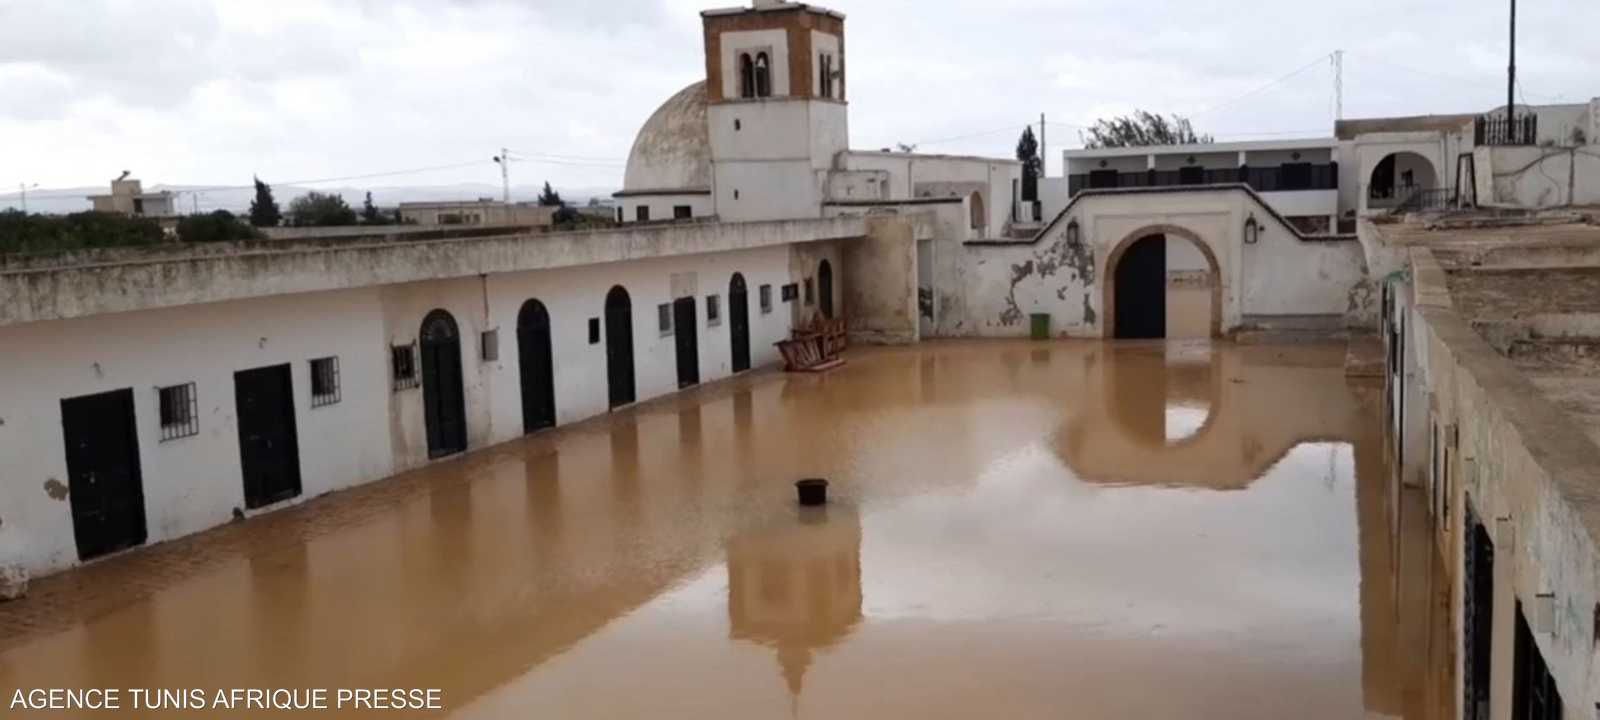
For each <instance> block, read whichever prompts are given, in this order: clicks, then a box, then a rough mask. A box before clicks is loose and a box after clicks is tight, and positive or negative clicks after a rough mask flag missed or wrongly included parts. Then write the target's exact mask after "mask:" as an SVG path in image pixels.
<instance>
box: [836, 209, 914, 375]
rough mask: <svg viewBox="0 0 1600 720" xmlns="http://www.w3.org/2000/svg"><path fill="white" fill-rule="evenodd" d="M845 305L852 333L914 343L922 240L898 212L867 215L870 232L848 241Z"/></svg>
mask: <svg viewBox="0 0 1600 720" xmlns="http://www.w3.org/2000/svg"><path fill="white" fill-rule="evenodd" d="M844 264H845V272H844V279H845V283H844V286H845V307H846V317H847V318H848V319H849V321H850V337H851V339H853V340H860V341H863V342H870V343H891V344H898V343H912V342H916V341H917V340H919V339H920V332H919V328H918V323H917V243H916V235H915V233H914V231H913V228H912V224H911V223H910V222H908V221H906V220H905V219H904V218H901V217H899V216H897V215H887V214H885V215H869V216H867V237H866V239H864V240H858V241H855V242H851V243H849V244H847V245H845V246H844Z"/></svg>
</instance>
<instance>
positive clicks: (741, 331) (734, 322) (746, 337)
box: [728, 273, 750, 372]
mask: <svg viewBox="0 0 1600 720" xmlns="http://www.w3.org/2000/svg"><path fill="white" fill-rule="evenodd" d="M728 344H729V345H730V346H731V347H732V349H733V371H734V372H744V371H746V370H749V369H750V289H749V288H747V287H746V286H745V284H744V275H741V274H739V273H734V274H733V279H732V280H729V281H728Z"/></svg>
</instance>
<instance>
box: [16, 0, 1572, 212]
mask: <svg viewBox="0 0 1600 720" xmlns="http://www.w3.org/2000/svg"><path fill="white" fill-rule="evenodd" d="M724 4H732V1H731V0H730V1H729V2H726V3H720V2H718V1H717V0H507V1H505V2H494V1H490V0H327V1H316V0H303V1H302V0H274V1H273V2H255V1H254V0H143V1H134V0H126V1H123V0H0V98H4V101H0V203H3V202H4V200H5V199H7V197H8V195H7V193H9V196H14V195H15V188H16V187H17V185H18V183H28V184H30V185H31V184H34V183H37V184H38V185H39V188H38V189H37V190H35V192H41V193H47V192H48V190H49V189H51V188H63V187H73V186H83V185H100V184H103V183H105V182H106V180H107V179H109V178H111V177H113V176H115V175H117V174H118V172H120V171H121V170H123V169H130V170H133V171H134V173H135V175H136V176H137V177H140V178H142V179H144V180H145V182H146V183H147V185H149V184H188V185H237V184H241V183H248V182H249V180H250V177H251V175H252V174H259V175H260V176H261V177H262V178H263V179H266V180H268V181H269V182H275V183H283V182H291V181H302V180H315V179H323V178H345V177H349V176H361V175H377V174H381V173H395V174H392V175H383V176H379V177H370V178H362V179H359V180H354V181H344V182H339V183H337V184H338V185H342V186H365V185H371V186H375V187H377V186H385V185H391V186H392V185H438V184H448V183H457V182H484V183H493V184H498V182H499V170H498V168H497V166H495V165H494V164H493V163H492V162H491V161H490V158H491V156H493V155H494V154H495V153H496V152H497V151H498V148H500V147H502V146H505V147H509V148H511V149H512V150H513V152H514V153H519V154H520V155H521V156H523V157H525V158H527V160H525V161H523V162H519V163H515V164H514V165H513V167H512V170H513V182H514V183H516V184H532V183H536V182H538V181H541V180H544V179H549V180H551V181H553V182H554V183H555V184H556V185H557V187H558V188H560V187H606V188H611V187H617V186H620V184H621V179H622V164H623V162H624V161H625V159H626V157H627V152H628V148H629V147H630V145H631V144H632V142H633V136H634V132H635V131H636V130H637V128H638V126H639V124H640V123H642V122H643V121H644V119H645V118H646V117H647V116H648V115H649V114H650V112H651V111H652V110H653V109H654V108H655V106H656V105H658V104H659V103H660V102H661V101H662V100H664V99H665V98H666V97H668V96H669V95H671V94H672V93H673V92H675V91H676V90H678V89H679V88H681V87H682V86H684V85H686V84H688V83H690V82H693V81H694V80H696V79H698V78H699V77H700V76H701V75H702V74H703V65H702V61H701V37H700V32H699V27H700V26H699V16H698V15H697V11H698V10H701V9H703V8H705V7H708V6H719V5H724ZM1506 5H1507V3H1506V2H1504V1H1503V0H1453V1H1450V2H1444V1H1438V0H1322V1H1321V2H1312V1H1310V0H1293V1H1291V2H1284V1H1283V0H1219V1H1218V2H1194V1H1193V0H1138V1H1137V2H1108V1H1106V0H1094V1H1088V0H836V2H835V3H834V5H833V7H834V8H835V9H837V10H840V11H842V12H844V13H846V14H847V16H848V18H849V19H848V22H847V26H846V27H847V38H848V40H847V41H848V54H849V72H850V101H851V117H850V121H851V128H850V129H851V142H852V145H853V146H854V147H857V148H879V147H884V146H889V145H892V144H895V143H899V142H904V143H912V144H916V145H917V146H918V148H919V150H921V151H926V152H959V153H984V154H997V155H1007V156H1009V155H1010V154H1011V153H1012V152H1013V147H1014V144H1015V141H1016V137H1017V134H1018V133H1019V132H1020V131H1021V129H1022V127H1023V125H1024V124H1026V123H1029V122H1037V120H1038V116H1039V113H1040V112H1045V113H1048V115H1049V119H1050V125H1049V127H1048V139H1049V142H1050V146H1051V148H1052V150H1055V149H1061V148H1064V147H1067V146H1070V145H1075V144H1077V142H1078V129H1077V127H1075V126H1081V125H1085V124H1088V123H1090V122H1092V121H1093V120H1094V119H1095V118H1097V117H1101V116H1105V115H1111V114H1116V113H1123V112H1127V111H1129V110H1131V109H1133V108H1145V109H1150V110H1156V111H1161V112H1177V113H1184V114H1187V115H1190V116H1191V117H1193V118H1194V122H1195V125H1196V126H1197V128H1198V129H1199V130H1201V131H1203V132H1211V133H1214V134H1216V135H1217V136H1218V137H1219V139H1235V138H1237V139H1246V138H1262V137H1276V136H1280V135H1319V134H1321V135H1326V134H1328V133H1329V132H1330V126H1331V120H1332V116H1333V107H1332V106H1333V100H1332V98H1333V73H1332V68H1331V64H1330V62H1329V60H1328V55H1329V53H1331V52H1332V51H1334V50H1336V49H1343V50H1345V51H1346V53H1347V54H1346V56H1345V78H1344V87H1345V114H1346V116H1347V117H1360V116H1371V115H1392V114H1417V113H1428V112H1476V111H1481V110H1484V109H1487V108H1489V107H1491V106H1493V105H1495V104H1497V103H1502V102H1503V101H1504V95H1505V79H1504V78H1505V54H1506V32H1505V24H1506V12H1507V8H1506ZM1519 10H1520V17H1519V47H1518V50H1519V58H1518V65H1519V75H1520V77H1521V79H1522V83H1521V84H1522V88H1521V90H1522V95H1523V98H1526V100H1527V101H1529V102H1534V103H1545V102H1580V101H1587V99H1588V98H1590V97H1593V96H1596V95H1600V43H1597V42H1595V39H1594V35H1593V33H1594V28H1596V27H1600V2H1597V1H1596V0H1523V1H1522V2H1521V7H1520V8H1519ZM1285 76H1288V77H1287V79H1284V78H1285ZM1279 80H1281V82H1275V81H1279ZM1523 98H1519V102H1520V101H1522V99H1523ZM1051 154H1052V161H1051V167H1052V172H1059V155H1056V154H1055V153H1054V152H1052V153H1051ZM419 168H435V169H432V170H428V171H424V172H408V173H403V174H401V173H399V172H398V171H409V170H414V169H419Z"/></svg>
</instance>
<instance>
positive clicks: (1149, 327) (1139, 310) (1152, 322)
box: [1112, 235, 1167, 339]
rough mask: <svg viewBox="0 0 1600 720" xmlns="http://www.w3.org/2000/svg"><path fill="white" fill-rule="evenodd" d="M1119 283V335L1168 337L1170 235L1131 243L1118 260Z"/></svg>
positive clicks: (1147, 237)
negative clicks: (1168, 255) (1168, 238)
mask: <svg viewBox="0 0 1600 720" xmlns="http://www.w3.org/2000/svg"><path fill="white" fill-rule="evenodd" d="M1115 283H1116V302H1115V307H1114V310H1115V312H1116V317H1115V319H1114V321H1113V324H1112V327H1113V328H1114V329H1115V331H1116V336H1115V337H1116V338H1117V339H1135V338H1162V337H1166V336H1167V238H1166V236H1165V235H1146V236H1144V237H1142V238H1139V239H1138V240H1136V241H1134V243H1133V244H1132V245H1130V246H1128V248H1127V249H1126V250H1124V251H1123V253H1122V257H1121V258H1120V259H1119V260H1117V267H1116V279H1115Z"/></svg>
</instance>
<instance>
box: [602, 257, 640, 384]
mask: <svg viewBox="0 0 1600 720" xmlns="http://www.w3.org/2000/svg"><path fill="white" fill-rule="evenodd" d="M606 383H607V386H608V387H609V388H610V392H611V407H613V408H617V407H621V406H623V405H627V404H628V403H631V402H633V399H634V389H633V300H632V299H631V298H629V297H628V291H627V290H624V289H623V287H622V286H621V285H617V286H614V287H612V288H611V291H610V292H608V293H606Z"/></svg>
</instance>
